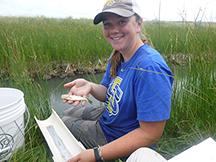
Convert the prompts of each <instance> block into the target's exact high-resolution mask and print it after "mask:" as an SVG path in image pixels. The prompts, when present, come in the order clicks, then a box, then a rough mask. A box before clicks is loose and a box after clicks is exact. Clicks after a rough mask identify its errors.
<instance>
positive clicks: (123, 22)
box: [119, 19, 128, 26]
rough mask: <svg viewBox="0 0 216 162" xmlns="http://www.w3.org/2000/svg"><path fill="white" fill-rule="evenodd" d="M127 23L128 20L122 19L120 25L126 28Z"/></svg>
mask: <svg viewBox="0 0 216 162" xmlns="http://www.w3.org/2000/svg"><path fill="white" fill-rule="evenodd" d="M127 22H128V19H121V20H119V25H120V26H124V25H126V24H127Z"/></svg>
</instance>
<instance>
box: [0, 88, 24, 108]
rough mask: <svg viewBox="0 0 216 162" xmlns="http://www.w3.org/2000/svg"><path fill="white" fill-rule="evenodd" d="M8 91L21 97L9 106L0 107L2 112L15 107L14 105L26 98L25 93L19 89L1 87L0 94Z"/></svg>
mask: <svg viewBox="0 0 216 162" xmlns="http://www.w3.org/2000/svg"><path fill="white" fill-rule="evenodd" d="M7 90H8V91H13V92H17V93H18V94H19V95H20V96H19V98H18V99H16V100H15V101H13V102H12V103H10V104H7V105H3V106H0V110H1V109H5V108H7V107H10V106H13V105H15V104H17V103H18V102H20V100H22V99H23V98H24V93H23V92H22V91H21V90H19V89H16V88H10V87H0V92H1V91H2V92H3V91H4V92H6V91H7ZM0 96H4V95H0Z"/></svg>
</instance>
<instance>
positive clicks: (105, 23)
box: [103, 21, 111, 29]
mask: <svg viewBox="0 0 216 162" xmlns="http://www.w3.org/2000/svg"><path fill="white" fill-rule="evenodd" d="M110 26H111V23H109V22H106V21H104V22H103V27H104V29H108V28H110Z"/></svg>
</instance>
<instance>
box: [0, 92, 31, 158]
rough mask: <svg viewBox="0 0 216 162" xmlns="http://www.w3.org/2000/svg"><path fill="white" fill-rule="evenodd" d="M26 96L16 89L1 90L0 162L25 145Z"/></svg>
mask: <svg viewBox="0 0 216 162" xmlns="http://www.w3.org/2000/svg"><path fill="white" fill-rule="evenodd" d="M26 110H27V109H26V105H25V101H24V94H23V92H22V91H20V90H18V89H14V88H0V161H3V160H8V159H9V158H10V156H11V154H12V152H13V151H15V150H16V149H18V148H20V147H22V146H23V145H24V141H25V138H24V129H25V123H24V113H25V111H26Z"/></svg>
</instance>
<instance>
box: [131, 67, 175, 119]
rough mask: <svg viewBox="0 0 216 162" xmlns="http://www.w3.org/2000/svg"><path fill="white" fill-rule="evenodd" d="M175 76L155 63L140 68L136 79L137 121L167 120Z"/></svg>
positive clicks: (166, 68)
mask: <svg viewBox="0 0 216 162" xmlns="http://www.w3.org/2000/svg"><path fill="white" fill-rule="evenodd" d="M172 82H173V76H172V73H171V71H170V70H169V68H168V67H161V66H160V65H158V64H156V63H154V64H152V65H149V66H147V67H145V68H142V67H141V68H138V69H137V75H136V78H135V86H134V87H135V99H136V106H137V120H139V121H147V122H155V121H163V120H167V119H169V117H170V112H171V96H172Z"/></svg>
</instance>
